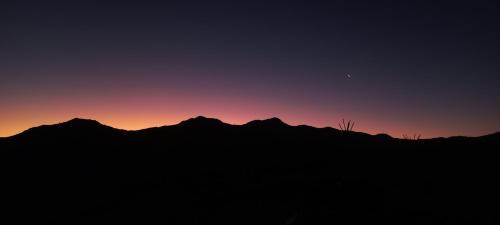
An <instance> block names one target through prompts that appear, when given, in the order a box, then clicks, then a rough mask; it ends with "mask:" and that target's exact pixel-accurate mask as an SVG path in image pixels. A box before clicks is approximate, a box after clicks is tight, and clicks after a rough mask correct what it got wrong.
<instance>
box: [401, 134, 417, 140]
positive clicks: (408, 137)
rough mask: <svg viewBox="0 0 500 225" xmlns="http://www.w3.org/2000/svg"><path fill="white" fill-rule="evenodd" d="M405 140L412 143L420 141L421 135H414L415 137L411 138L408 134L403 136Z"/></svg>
mask: <svg viewBox="0 0 500 225" xmlns="http://www.w3.org/2000/svg"><path fill="white" fill-rule="evenodd" d="M403 139H405V140H412V141H416V140H419V139H420V134H418V135H417V134H414V135H413V137H412V136H409V135H407V134H403Z"/></svg>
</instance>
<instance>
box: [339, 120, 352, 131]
mask: <svg viewBox="0 0 500 225" xmlns="http://www.w3.org/2000/svg"><path fill="white" fill-rule="evenodd" d="M353 127H354V121H351V120H349V121H347V124H346V123H345V120H344V119H342V123H339V128H340V130H341V131H344V132H351V131H352V128H353Z"/></svg>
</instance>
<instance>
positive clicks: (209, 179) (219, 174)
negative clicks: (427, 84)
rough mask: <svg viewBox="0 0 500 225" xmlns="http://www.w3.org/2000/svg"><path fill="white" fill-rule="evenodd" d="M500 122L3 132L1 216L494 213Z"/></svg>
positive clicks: (269, 217) (375, 218)
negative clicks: (403, 134)
mask: <svg viewBox="0 0 500 225" xmlns="http://www.w3.org/2000/svg"><path fill="white" fill-rule="evenodd" d="M498 149H500V133H496V134H492V135H487V136H482V137H455V138H439V139H426V140H418V141H412V140H401V139H395V138H392V137H390V136H388V135H383V134H382V135H368V134H365V133H357V132H342V131H339V130H337V129H333V128H314V127H310V126H304V125H302V126H290V125H287V124H286V123H284V122H282V121H281V120H279V119H277V118H272V119H268V120H258V121H252V122H249V123H247V124H244V125H229V124H225V123H223V122H221V121H220V120H217V119H210V118H205V117H197V118H193V119H189V120H186V121H183V122H181V123H179V124H177V125H173V126H164V127H158V128H149V129H145V130H139V131H124V130H118V129H114V128H111V127H108V126H105V125H102V124H100V123H99V122H97V121H93V120H83V119H73V120H70V121H68V122H65V123H61V124H56V125H48V126H40V127H36V128H32V129H29V130H27V131H25V132H23V133H21V134H19V135H15V136H12V137H9V138H2V139H0V165H1V168H0V169H1V171H2V172H0V177H1V178H2V187H3V188H2V189H3V191H2V194H0V199H1V200H0V207H1V208H3V209H4V210H3V211H2V217H1V218H0V220H1V221H0V223H1V224H273V225H274V224H285V225H287V224H288V225H292V224H294V225H299V224H497V223H498V222H499V216H498V212H497V210H496V207H493V206H494V205H496V204H497V203H498V201H499V200H500V197H499V194H498V190H500V185H498V184H497V183H498V182H497V179H496V177H497V173H496V171H498V169H499V168H498V163H497V161H498V154H497V151H498Z"/></svg>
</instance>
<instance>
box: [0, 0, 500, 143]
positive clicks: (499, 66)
mask: <svg viewBox="0 0 500 225" xmlns="http://www.w3.org/2000/svg"><path fill="white" fill-rule="evenodd" d="M0 28H1V29H0V59H1V60H0V137H2V136H11V135H14V134H17V133H19V132H22V131H23V130H26V129H28V128H30V127H33V126H38V125H42V124H52V123H58V122H63V121H66V120H69V119H71V118H75V117H80V118H89V119H95V120H98V121H100V122H101V123H104V124H107V125H110V126H113V127H116V128H122V129H128V130H136V129H142V128H147V127H153V126H162V125H171V124H176V123H178V122H180V121H182V120H185V119H188V118H191V117H195V116H198V115H203V116H207V117H215V118H219V119H221V120H222V121H224V122H227V123H231V124H243V123H246V122H248V121H250V120H254V119H265V118H270V117H279V118H281V119H282V120H283V121H284V122H287V123H289V124H292V125H298V124H308V125H312V126H316V127H326V126H331V127H338V122H339V121H340V120H342V119H346V120H353V121H355V123H356V125H355V127H354V130H356V131H362V132H367V133H371V134H377V133H387V134H390V135H391V136H394V137H401V136H402V135H403V134H408V135H413V134H421V135H422V137H424V138H429V137H438V136H445V137H446V136H455V135H466V136H480V135H486V134H489V133H493V132H496V131H500V74H499V72H500V45H499V41H498V40H500V37H499V36H500V35H499V34H500V32H498V30H499V28H500V3H497V2H496V1H464V2H461V1H439V0H438V1H426V2H423V1H356V0H354V1H333V0H332V1H274V0H267V1H256V0H254V1H188V0H184V1H162V2H154V3H151V2H150V3H148V2H147V1H136V2H130V1H115V2H114V3H105V1H2V3H0Z"/></svg>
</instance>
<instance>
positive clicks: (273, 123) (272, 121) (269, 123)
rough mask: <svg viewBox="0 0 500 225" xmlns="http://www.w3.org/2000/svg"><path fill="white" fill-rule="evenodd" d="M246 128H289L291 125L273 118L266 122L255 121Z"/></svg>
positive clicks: (247, 124)
mask: <svg viewBox="0 0 500 225" xmlns="http://www.w3.org/2000/svg"><path fill="white" fill-rule="evenodd" d="M244 126H252V127H253V126H265V127H288V126H290V125H288V124H286V123H285V122H283V121H282V120H281V119H279V118H277V117H273V118H269V119H265V120H253V121H250V122H248V123H246V124H245V125H244Z"/></svg>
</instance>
